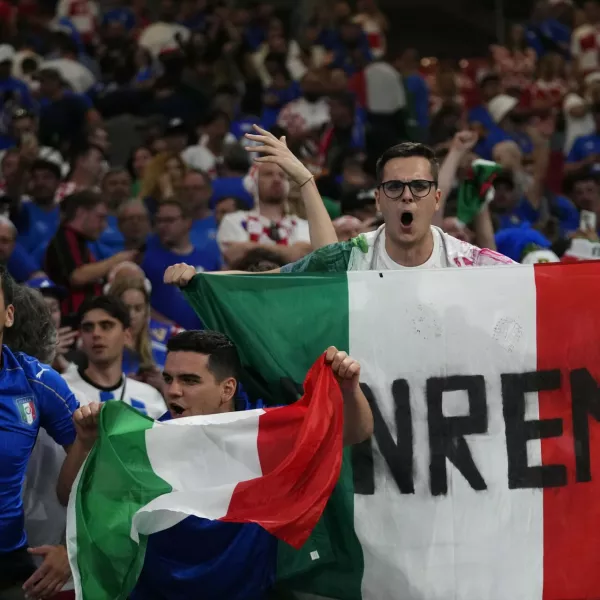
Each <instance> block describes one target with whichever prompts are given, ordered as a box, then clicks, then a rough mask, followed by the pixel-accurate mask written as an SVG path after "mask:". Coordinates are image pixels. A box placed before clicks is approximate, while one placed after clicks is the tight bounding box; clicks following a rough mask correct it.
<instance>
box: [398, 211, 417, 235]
mask: <svg viewBox="0 0 600 600" xmlns="http://www.w3.org/2000/svg"><path fill="white" fill-rule="evenodd" d="M413 220H414V215H413V214H412V213H411V212H410V211H408V210H405V211H404V212H403V213H402V214H401V215H400V223H401V225H402V229H404V230H407V231H408V230H410V228H411V225H412V223H413Z"/></svg>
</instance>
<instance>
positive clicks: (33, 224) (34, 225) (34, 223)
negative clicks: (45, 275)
mask: <svg viewBox="0 0 600 600" xmlns="http://www.w3.org/2000/svg"><path fill="white" fill-rule="evenodd" d="M59 223H60V208H59V207H58V206H54V207H53V208H51V209H50V210H45V209H44V208H42V207H40V206H39V205H38V204H36V203H35V202H25V203H23V205H22V206H21V211H20V213H19V219H18V223H17V228H18V230H19V237H18V238H17V240H18V241H19V243H20V244H21V245H22V246H23V248H24V249H25V250H26V251H27V252H29V254H30V255H31V256H32V258H33V259H34V260H35V261H36V263H37V264H38V266H41V264H42V261H43V258H44V254H45V252H46V247H47V246H48V244H49V243H50V240H51V239H52V238H53V237H54V235H55V234H56V232H57V230H58V225H59Z"/></svg>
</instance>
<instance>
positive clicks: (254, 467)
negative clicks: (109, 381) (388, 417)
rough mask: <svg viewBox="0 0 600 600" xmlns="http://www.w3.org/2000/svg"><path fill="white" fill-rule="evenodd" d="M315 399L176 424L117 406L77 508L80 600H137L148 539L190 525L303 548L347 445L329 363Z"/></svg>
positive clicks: (311, 380) (72, 510)
mask: <svg viewBox="0 0 600 600" xmlns="http://www.w3.org/2000/svg"><path fill="white" fill-rule="evenodd" d="M304 389H305V394H304V396H303V397H302V399H301V400H300V401H298V402H296V403H295V404H294V405H292V406H286V407H282V408H267V409H264V410H263V409H259V410H250V411H244V412H234V413H223V414H217V415H208V416H202V417H188V418H184V419H175V420H172V421H168V422H166V423H159V422H156V421H153V420H152V419H149V418H148V417H145V416H143V415H141V414H140V413H138V412H137V411H135V410H134V409H132V408H131V407H129V406H127V405H126V404H124V403H122V402H116V401H115V402H107V403H106V404H105V405H104V407H103V409H102V411H101V413H100V423H99V439H98V441H97V443H96V445H95V446H94V448H93V450H92V452H91V453H90V455H89V457H88V459H87V460H86V462H85V464H84V466H83V467H82V469H81V471H80V473H79V476H78V478H77V480H76V482H75V485H74V487H73V491H72V494H71V498H70V501H69V509H68V526H67V540H68V542H67V546H68V551H69V560H70V563H71V568H72V571H73V576H74V582H75V589H76V593H77V598H78V599H83V600H106V599H109V598H110V599H111V600H120V599H125V598H127V596H128V595H129V593H130V592H131V590H132V589H133V587H134V585H135V582H136V581H137V579H138V577H139V574H140V572H141V568H142V565H143V561H144V551H145V547H146V541H147V536H148V535H150V534H152V533H156V532H158V531H163V530H165V529H168V528H169V527H172V526H174V525H176V524H177V523H179V522H180V521H182V520H183V519H184V518H186V517H188V516H191V515H193V516H196V517H200V518H204V519H213V520H221V521H228V522H234V523H258V524H259V525H261V526H262V527H263V528H264V529H266V530H267V531H268V532H270V533H272V534H273V535H275V536H276V537H278V538H279V539H280V540H283V541H285V542H287V544H290V545H292V546H295V547H300V546H302V544H303V543H304V542H305V541H306V539H307V537H308V536H309V534H310V532H311V531H312V529H313V527H314V526H315V524H316V523H317V521H318V520H319V518H320V516H321V514H322V512H323V509H324V507H325V504H326V503H327V500H328V499H329V496H330V495H331V492H332V490H333V488H334V486H335V485H336V482H337V480H338V476H339V472H340V467H341V463H342V437H343V402H342V396H341V391H340V388H339V385H338V383H337V382H336V380H335V377H334V375H333V372H332V371H331V368H330V367H328V366H326V365H325V361H324V358H323V357H321V358H320V359H319V360H318V361H317V362H316V363H315V364H314V366H313V367H312V369H311V370H310V371H309V373H308V376H307V378H306V381H305V383H304ZM290 547H291V546H290Z"/></svg>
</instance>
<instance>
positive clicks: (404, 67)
mask: <svg viewBox="0 0 600 600" xmlns="http://www.w3.org/2000/svg"><path fill="white" fill-rule="evenodd" d="M392 64H393V66H394V67H395V69H396V71H398V72H399V73H401V74H402V75H405V76H408V75H414V74H415V73H418V72H419V68H420V66H421V57H420V55H419V51H418V50H416V49H415V48H407V49H406V50H403V51H402V52H400V53H399V54H397V55H396V57H395V58H394V59H393V61H392Z"/></svg>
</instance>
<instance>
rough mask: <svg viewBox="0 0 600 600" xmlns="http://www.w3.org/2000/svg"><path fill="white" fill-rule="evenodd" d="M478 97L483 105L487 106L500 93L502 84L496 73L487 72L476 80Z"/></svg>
mask: <svg viewBox="0 0 600 600" xmlns="http://www.w3.org/2000/svg"><path fill="white" fill-rule="evenodd" d="M478 83H479V95H480V98H481V101H482V102H483V104H488V102H490V101H491V100H493V99H494V98H496V96H499V95H500V94H501V93H502V82H501V80H500V76H499V75H498V74H497V73H493V72H487V73H484V74H483V75H482V76H481V77H479V78H478Z"/></svg>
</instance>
